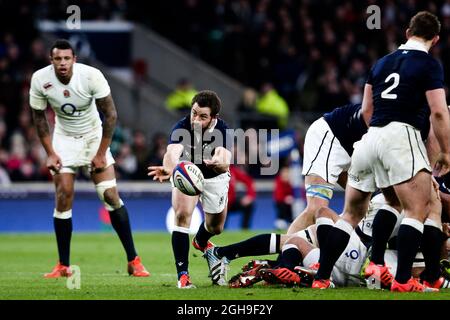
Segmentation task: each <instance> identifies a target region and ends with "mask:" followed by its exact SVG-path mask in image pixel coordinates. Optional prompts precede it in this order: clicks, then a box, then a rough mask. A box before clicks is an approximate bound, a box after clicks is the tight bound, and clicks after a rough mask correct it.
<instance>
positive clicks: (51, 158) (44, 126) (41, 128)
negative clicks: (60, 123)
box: [31, 109, 62, 172]
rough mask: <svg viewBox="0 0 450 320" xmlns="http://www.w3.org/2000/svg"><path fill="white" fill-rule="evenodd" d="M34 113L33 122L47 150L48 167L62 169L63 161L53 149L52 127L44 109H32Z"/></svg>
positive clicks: (55, 169) (56, 169)
mask: <svg viewBox="0 0 450 320" xmlns="http://www.w3.org/2000/svg"><path fill="white" fill-rule="evenodd" d="M31 110H32V113H33V122H34V126H35V127H36V131H37V134H38V136H39V140H41V143H42V146H43V147H44V149H45V152H47V156H48V158H47V168H49V169H50V170H54V171H56V172H57V171H59V169H61V166H62V163H61V159H60V158H59V156H58V155H57V154H56V152H55V150H54V149H53V145H52V140H51V136H50V128H49V126H48V121H47V117H46V116H45V111H44V110H35V109H31Z"/></svg>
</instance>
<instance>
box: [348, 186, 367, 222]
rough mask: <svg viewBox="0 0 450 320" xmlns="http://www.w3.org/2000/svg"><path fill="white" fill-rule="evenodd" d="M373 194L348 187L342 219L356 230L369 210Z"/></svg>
mask: <svg viewBox="0 0 450 320" xmlns="http://www.w3.org/2000/svg"><path fill="white" fill-rule="evenodd" d="M370 195H371V192H364V191H361V190H358V189H355V188H353V187H352V186H350V185H347V188H346V189H345V203H344V210H343V212H344V214H343V216H342V218H343V219H344V220H346V221H347V222H349V223H350V224H351V225H352V226H353V227H354V228H356V226H357V225H358V223H359V222H360V221H361V219H362V218H363V217H364V215H365V214H366V213H367V209H368V208H369V202H370Z"/></svg>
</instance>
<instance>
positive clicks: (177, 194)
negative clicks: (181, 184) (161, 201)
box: [172, 188, 198, 221]
mask: <svg viewBox="0 0 450 320" xmlns="http://www.w3.org/2000/svg"><path fill="white" fill-rule="evenodd" d="M197 202H198V196H188V195H185V194H184V193H182V192H181V191H180V190H178V189H177V188H172V207H173V209H174V211H175V217H180V216H183V217H185V218H189V221H190V219H191V216H192V213H193V212H194V209H195V206H196V205H197Z"/></svg>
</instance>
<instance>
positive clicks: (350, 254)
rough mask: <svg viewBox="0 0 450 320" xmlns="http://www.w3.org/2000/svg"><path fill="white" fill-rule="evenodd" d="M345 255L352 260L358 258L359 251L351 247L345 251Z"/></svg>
mask: <svg viewBox="0 0 450 320" xmlns="http://www.w3.org/2000/svg"><path fill="white" fill-rule="evenodd" d="M345 256H346V257H347V258H351V259H352V260H356V259H358V258H359V252H358V250H355V249H353V250H351V251H348V252H346V253H345Z"/></svg>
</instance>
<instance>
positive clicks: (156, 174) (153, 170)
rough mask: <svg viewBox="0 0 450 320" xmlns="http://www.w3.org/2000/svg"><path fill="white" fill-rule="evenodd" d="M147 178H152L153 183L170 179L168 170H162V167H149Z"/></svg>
mask: <svg viewBox="0 0 450 320" xmlns="http://www.w3.org/2000/svg"><path fill="white" fill-rule="evenodd" d="M147 170H148V171H149V172H148V176H153V181H155V180H159V182H163V181H164V180H167V179H169V178H170V175H171V172H170V170H168V169H166V168H164V167H163V166H150V167H148V168H147Z"/></svg>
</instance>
